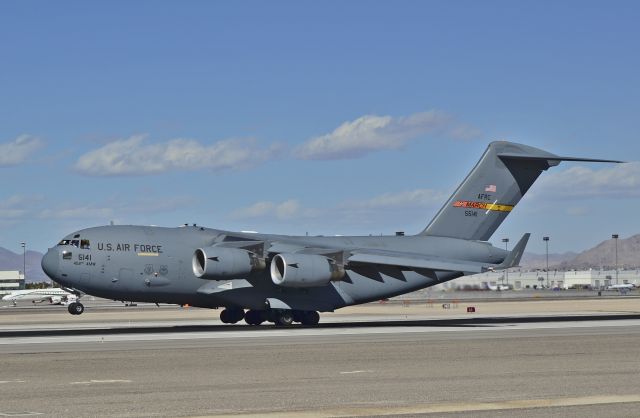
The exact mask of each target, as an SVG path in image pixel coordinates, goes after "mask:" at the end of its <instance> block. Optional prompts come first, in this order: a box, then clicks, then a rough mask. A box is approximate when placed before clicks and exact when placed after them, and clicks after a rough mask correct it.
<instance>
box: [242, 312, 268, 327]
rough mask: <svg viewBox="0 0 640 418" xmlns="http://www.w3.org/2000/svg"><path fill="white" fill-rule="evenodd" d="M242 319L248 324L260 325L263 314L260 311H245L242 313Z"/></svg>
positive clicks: (263, 317)
mask: <svg viewBox="0 0 640 418" xmlns="http://www.w3.org/2000/svg"><path fill="white" fill-rule="evenodd" d="M244 320H245V321H246V323H247V324H249V325H260V324H262V323H263V322H264V320H265V315H264V314H263V312H262V311H253V310H252V311H247V313H246V314H245V315H244Z"/></svg>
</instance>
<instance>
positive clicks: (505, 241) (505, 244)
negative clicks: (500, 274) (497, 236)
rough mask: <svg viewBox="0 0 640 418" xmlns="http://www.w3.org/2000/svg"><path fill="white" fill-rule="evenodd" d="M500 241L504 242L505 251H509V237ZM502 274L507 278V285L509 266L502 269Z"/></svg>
mask: <svg viewBox="0 0 640 418" xmlns="http://www.w3.org/2000/svg"><path fill="white" fill-rule="evenodd" d="M502 242H504V249H505V251H509V238H502ZM504 274H505V276H506V278H507V285H509V268H506V269H504Z"/></svg>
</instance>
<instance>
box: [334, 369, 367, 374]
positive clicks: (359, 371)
mask: <svg viewBox="0 0 640 418" xmlns="http://www.w3.org/2000/svg"><path fill="white" fill-rule="evenodd" d="M358 373H373V370H353V371H351V372H340V374H358Z"/></svg>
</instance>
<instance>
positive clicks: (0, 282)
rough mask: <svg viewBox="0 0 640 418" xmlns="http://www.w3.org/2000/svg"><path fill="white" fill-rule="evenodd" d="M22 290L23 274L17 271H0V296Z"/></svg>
mask: <svg viewBox="0 0 640 418" xmlns="http://www.w3.org/2000/svg"><path fill="white" fill-rule="evenodd" d="M22 288H24V274H22V272H21V271H18V270H5V271H0V295H5V294H7V293H11V292H12V291H14V290H18V289H22Z"/></svg>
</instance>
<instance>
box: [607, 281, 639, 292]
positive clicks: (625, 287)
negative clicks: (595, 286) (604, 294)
mask: <svg viewBox="0 0 640 418" xmlns="http://www.w3.org/2000/svg"><path fill="white" fill-rule="evenodd" d="M635 287H636V285H635V283H623V284H612V285H610V286H607V290H620V291H626V290H631V289H635Z"/></svg>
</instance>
